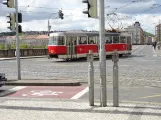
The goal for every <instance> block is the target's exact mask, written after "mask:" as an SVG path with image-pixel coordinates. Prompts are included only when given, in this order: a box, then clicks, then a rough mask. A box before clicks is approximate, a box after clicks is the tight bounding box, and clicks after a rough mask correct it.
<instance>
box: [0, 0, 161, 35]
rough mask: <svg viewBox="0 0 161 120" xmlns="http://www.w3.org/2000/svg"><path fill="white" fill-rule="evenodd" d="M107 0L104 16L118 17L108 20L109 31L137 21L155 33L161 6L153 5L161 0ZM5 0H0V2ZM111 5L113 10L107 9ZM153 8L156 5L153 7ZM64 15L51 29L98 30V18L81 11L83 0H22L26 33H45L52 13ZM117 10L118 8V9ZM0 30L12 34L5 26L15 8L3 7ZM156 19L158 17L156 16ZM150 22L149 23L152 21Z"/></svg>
mask: <svg viewBox="0 0 161 120" xmlns="http://www.w3.org/2000/svg"><path fill="white" fill-rule="evenodd" d="M132 1H134V0H105V8H106V9H105V13H106V14H107V13H111V12H114V11H115V13H116V14H117V16H114V15H111V16H110V17H108V18H107V16H105V17H106V22H105V26H106V28H110V26H109V24H110V25H111V26H112V27H114V28H117V27H118V26H119V27H120V26H122V27H124V28H125V27H127V26H128V25H132V24H133V23H134V22H135V21H139V22H140V23H141V26H142V28H143V29H146V30H147V31H150V32H152V33H155V32H154V30H155V29H154V28H155V25H156V24H152V23H157V22H158V20H159V18H161V16H160V11H161V7H159V5H158V6H157V5H155V7H156V8H154V9H151V8H152V6H153V5H154V4H160V1H159V0H140V1H137V2H135V3H134V2H132ZM1 2H2V0H0V3H1ZM108 6H110V7H108ZM153 7H154V6H153ZM61 8H62V10H63V13H64V19H63V20H61V19H59V18H57V17H58V14H54V15H52V16H51V18H50V24H51V26H52V28H51V29H52V30H63V29H64V30H71V29H87V30H99V21H98V19H92V18H88V17H87V15H85V14H83V13H82V11H83V10H85V9H87V5H86V4H84V3H82V0H55V1H53V0H19V11H21V12H22V15H23V23H22V29H23V31H27V30H46V31H47V22H48V19H49V16H50V15H51V14H52V13H58V10H59V9H61ZM116 8H117V9H116ZM0 11H1V13H0V22H1V24H0V31H9V30H8V29H7V28H6V26H7V23H6V18H5V16H6V14H8V13H10V12H14V9H10V8H7V7H6V6H5V5H2V4H1V5H0ZM154 16H155V17H154ZM149 21H150V22H149Z"/></svg>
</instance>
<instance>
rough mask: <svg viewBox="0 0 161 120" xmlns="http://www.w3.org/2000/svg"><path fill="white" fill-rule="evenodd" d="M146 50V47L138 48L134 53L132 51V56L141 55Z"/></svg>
mask: <svg viewBox="0 0 161 120" xmlns="http://www.w3.org/2000/svg"><path fill="white" fill-rule="evenodd" d="M145 48H146V45H144V46H141V47H139V48H136V49H135V50H134V51H132V54H133V55H141V53H142V52H143V51H144V49H145Z"/></svg>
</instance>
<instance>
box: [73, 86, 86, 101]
mask: <svg viewBox="0 0 161 120" xmlns="http://www.w3.org/2000/svg"><path fill="white" fill-rule="evenodd" d="M88 91H89V88H88V87H86V88H85V89H84V90H82V91H81V92H79V93H77V94H76V95H75V96H73V97H72V98H70V99H79V98H80V97H81V96H83V95H84V94H85V93H87V92H88Z"/></svg>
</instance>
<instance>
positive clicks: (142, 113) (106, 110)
mask: <svg viewBox="0 0 161 120" xmlns="http://www.w3.org/2000/svg"><path fill="white" fill-rule="evenodd" d="M111 107H112V106H111ZM95 108H98V106H94V107H91V108H87V109H83V108H82V109H81V108H78V109H75V108H73V109H72V108H64V107H62V108H56V107H54V108H46V107H24V106H7V105H1V106H0V109H3V110H4V109H7V110H25V111H26V110H29V111H31V110H32V111H52V112H53V111H58V112H78V113H106V114H108V113H110V114H128V115H141V116H146V115H148V116H149V115H150V116H161V114H160V113H158V110H160V108H153V107H145V108H144V107H136V106H131V107H128V108H129V109H135V110H136V111H131V110H129V111H127V110H123V109H122V110H119V108H126V106H123V107H122V106H120V107H118V108H117V109H116V110H109V109H103V110H94V109H95ZM140 109H155V110H156V111H155V112H154V111H153V112H152V111H151V112H143V111H140ZM137 110H138V111H137Z"/></svg>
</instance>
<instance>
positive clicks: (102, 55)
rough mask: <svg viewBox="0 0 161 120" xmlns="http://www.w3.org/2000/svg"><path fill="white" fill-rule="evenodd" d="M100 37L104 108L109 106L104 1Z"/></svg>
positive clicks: (102, 2)
mask: <svg viewBox="0 0 161 120" xmlns="http://www.w3.org/2000/svg"><path fill="white" fill-rule="evenodd" d="M99 9H100V10H99V27H100V31H99V37H100V51H99V59H100V85H101V86H100V87H101V94H100V99H101V100H100V105H101V106H102V107H105V106H107V105H106V104H107V103H106V99H107V98H106V53H105V40H104V39H105V19H104V17H105V15H104V0H99Z"/></svg>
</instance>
